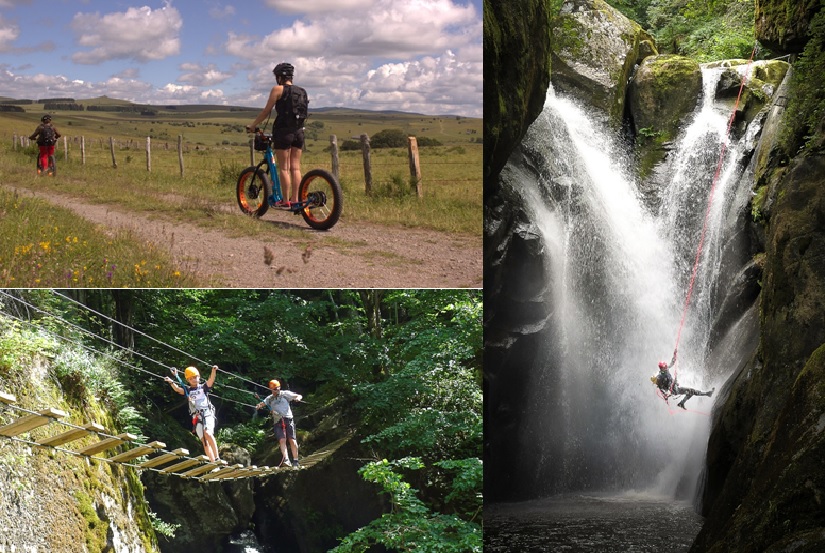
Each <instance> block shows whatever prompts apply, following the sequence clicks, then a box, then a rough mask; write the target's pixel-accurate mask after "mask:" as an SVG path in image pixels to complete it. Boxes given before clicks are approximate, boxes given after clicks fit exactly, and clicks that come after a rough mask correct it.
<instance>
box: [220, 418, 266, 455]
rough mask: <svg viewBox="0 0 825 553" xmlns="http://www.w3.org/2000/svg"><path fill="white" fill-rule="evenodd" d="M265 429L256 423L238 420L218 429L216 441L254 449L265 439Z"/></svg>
mask: <svg viewBox="0 0 825 553" xmlns="http://www.w3.org/2000/svg"><path fill="white" fill-rule="evenodd" d="M266 434H267V433H266V431H265V430H264V428H262V427H261V426H260V425H259V424H257V423H252V422H250V423H244V422H240V423H238V424H235V425H233V426H225V427H221V428H219V429H218V443H219V444H225V443H233V444H236V445H239V446H241V447H243V448H246V449H248V450H249V451H255V450H256V449H258V448H259V447H260V446H261V444H262V443H263V442H264V440H265V439H266Z"/></svg>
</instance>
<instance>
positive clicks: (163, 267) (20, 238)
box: [0, 190, 204, 288]
mask: <svg viewBox="0 0 825 553" xmlns="http://www.w3.org/2000/svg"><path fill="white" fill-rule="evenodd" d="M0 215H1V216H0V236H3V237H4V239H3V240H0V286H3V287H18V286H19V287H52V286H58V287H107V288H108V287H123V286H126V287H148V288H151V287H159V288H170V287H178V286H182V287H190V286H198V285H202V284H204V283H200V282H198V280H197V279H195V278H194V277H193V276H192V275H191V273H190V272H189V271H187V270H186V269H185V268H180V267H175V266H174V265H173V264H172V262H171V260H170V258H169V256H168V255H167V254H165V253H163V252H160V251H157V250H156V249H154V248H152V247H150V246H147V245H146V244H143V243H142V242H141V241H139V240H135V239H133V238H132V237H131V236H130V235H129V234H127V233H112V232H105V231H103V230H102V229H99V228H97V227H96V226H95V225H92V224H90V223H88V222H87V221H85V220H84V219H83V218H81V217H79V216H77V215H75V214H74V213H72V212H70V211H67V210H64V209H61V208H58V207H54V206H52V205H50V204H47V203H46V202H42V201H39V200H37V199H34V198H22V197H20V196H19V195H17V194H13V193H10V192H7V191H4V190H0Z"/></svg>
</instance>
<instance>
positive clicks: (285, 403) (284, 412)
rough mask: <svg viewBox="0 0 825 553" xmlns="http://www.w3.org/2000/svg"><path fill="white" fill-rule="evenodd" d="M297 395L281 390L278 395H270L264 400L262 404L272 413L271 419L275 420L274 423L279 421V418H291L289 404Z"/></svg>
mask: <svg viewBox="0 0 825 553" xmlns="http://www.w3.org/2000/svg"><path fill="white" fill-rule="evenodd" d="M298 395H299V394H296V393H295V392H290V391H289V390H281V392H280V393H279V394H278V395H274V394H272V395H269V396H267V397H266V399H264V403H266V405H267V407H269V410H270V411H272V418H273V419H275V422H277V421H279V420H281V417H286V418H288V419H291V418H292V408H291V407H290V406H289V402H290V401H292V400H294V399H296V398H297V397H298Z"/></svg>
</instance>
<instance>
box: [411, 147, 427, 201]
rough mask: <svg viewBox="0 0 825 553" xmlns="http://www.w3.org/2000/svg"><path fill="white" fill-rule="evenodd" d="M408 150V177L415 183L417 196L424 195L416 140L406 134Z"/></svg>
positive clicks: (421, 196)
mask: <svg viewBox="0 0 825 553" xmlns="http://www.w3.org/2000/svg"><path fill="white" fill-rule="evenodd" d="M407 140H408V141H409V151H410V177H412V181H413V182H414V183H415V193H416V195H417V196H418V197H419V198H423V197H424V187H423V186H422V185H421V162H420V161H419V159H418V140H417V139H416V138H415V137H414V136H408V137H407Z"/></svg>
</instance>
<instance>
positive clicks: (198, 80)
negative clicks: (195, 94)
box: [178, 63, 233, 86]
mask: <svg viewBox="0 0 825 553" xmlns="http://www.w3.org/2000/svg"><path fill="white" fill-rule="evenodd" d="M180 68H181V71H185V73H184V74H183V75H181V76H180V77H178V81H180V82H182V83H189V84H193V85H197V86H214V85H216V84H220V83H222V82H224V81H226V80H228V79H231V78H232V77H233V74H232V73H224V72H223V71H220V70H219V69H218V68H217V67H216V66H215V64H214V63H210V64H209V65H207V66H206V67H204V66H202V65H201V64H199V63H183V64H181V66H180Z"/></svg>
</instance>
